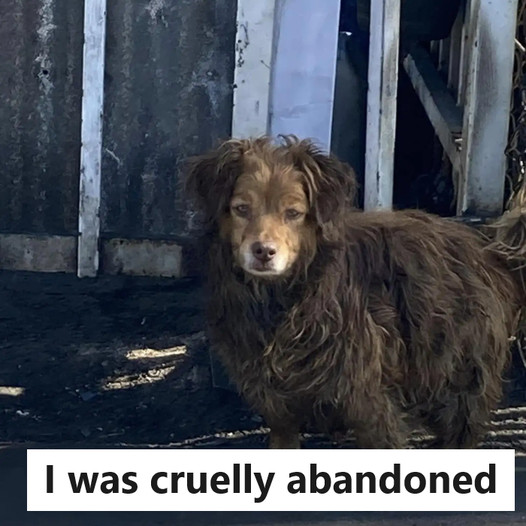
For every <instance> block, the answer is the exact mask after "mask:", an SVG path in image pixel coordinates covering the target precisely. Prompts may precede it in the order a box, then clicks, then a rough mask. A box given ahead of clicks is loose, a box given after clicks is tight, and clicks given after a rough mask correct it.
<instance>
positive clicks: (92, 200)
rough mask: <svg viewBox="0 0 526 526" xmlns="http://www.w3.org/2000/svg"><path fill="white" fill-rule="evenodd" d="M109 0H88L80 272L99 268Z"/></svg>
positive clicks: (93, 272)
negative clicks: (105, 49) (103, 119)
mask: <svg viewBox="0 0 526 526" xmlns="http://www.w3.org/2000/svg"><path fill="white" fill-rule="evenodd" d="M105 40H106V0H85V4H84V58H83V71H82V93H83V95H82V125H81V141H82V146H81V151H80V188H79V239H78V250H77V256H78V259H77V275H78V276H79V277H93V276H96V275H97V271H98V268H99V230H100V218H99V210H100V187H101V157H102V117H103V102H104V44H105Z"/></svg>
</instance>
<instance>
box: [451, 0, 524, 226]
mask: <svg viewBox="0 0 526 526" xmlns="http://www.w3.org/2000/svg"><path fill="white" fill-rule="evenodd" d="M471 2H472V5H471V17H470V31H469V39H468V43H467V46H468V49H467V53H468V55H467V56H469V62H467V63H466V64H467V72H466V85H465V97H464V101H465V103H464V126H463V133H462V136H463V148H462V165H463V169H462V172H461V178H460V181H459V183H460V184H459V187H458V188H459V196H458V200H457V213H458V214H459V215H476V216H481V217H490V216H495V215H498V214H500V213H501V211H502V204H503V195H504V182H505V149H506V145H507V139H508V127H509V114H510V100H511V90H512V80H513V79H512V74H513V59H514V40H515V29H516V18H517V0H499V1H498V2H496V1H495V0H471Z"/></svg>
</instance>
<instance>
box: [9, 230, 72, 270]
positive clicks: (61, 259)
mask: <svg viewBox="0 0 526 526" xmlns="http://www.w3.org/2000/svg"><path fill="white" fill-rule="evenodd" d="M76 251H77V238H76V237H75V236H37V235H22V234H0V270H24V271H32V272H75V270H76V266H77V261H76V257H75V255H76Z"/></svg>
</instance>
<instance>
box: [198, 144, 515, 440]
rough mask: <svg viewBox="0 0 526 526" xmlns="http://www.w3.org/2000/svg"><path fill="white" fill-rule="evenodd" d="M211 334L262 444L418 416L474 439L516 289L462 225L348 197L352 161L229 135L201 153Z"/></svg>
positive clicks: (386, 429)
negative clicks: (258, 421) (262, 427)
mask: <svg viewBox="0 0 526 526" xmlns="http://www.w3.org/2000/svg"><path fill="white" fill-rule="evenodd" d="M189 176H190V177H189V183H190V185H191V188H192V189H193V191H194V192H195V194H196V195H197V196H198V197H199V199H200V203H201V205H202V207H203V209H204V211H205V212H206V215H207V219H208V224H209V226H210V232H211V234H212V245H211V249H210V269H209V280H210V287H211V290H210V294H211V302H210V309H209V314H210V329H211V338H212V342H213V344H214V346H215V347H216V348H217V350H218V352H219V354H220V357H221V358H222V360H223V362H224V364H225V365H226V367H227V370H228V371H229V373H230V375H231V377H232V378H233V380H234V381H235V382H236V384H237V386H238V388H239V390H240V392H241V393H242V395H243V396H244V397H245V398H246V400H247V401H248V402H249V403H250V404H251V405H252V407H253V408H255V409H256V410H257V411H259V412H260V413H261V414H262V415H263V416H264V418H265V419H266V421H267V423H268V424H269V426H270V428H271V434H270V446H271V447H276V448H286V447H298V446H299V432H300V430H301V428H302V427H303V425H304V424H305V423H306V422H314V423H315V425H316V426H317V427H318V428H321V429H323V430H325V431H328V432H329V431H332V430H343V429H352V430H353V432H354V433H355V436H356V438H357V441H358V444H359V445H360V446H362V447H374V448H384V447H402V446H403V445H404V443H405V440H406V437H407V434H408V432H409V431H410V430H411V429H412V428H415V427H424V428H427V429H428V430H429V431H431V432H433V433H434V434H435V435H436V437H437V439H436V445H437V446H442V447H472V446H475V445H476V444H477V441H478V440H479V439H480V437H481V434H482V433H483V431H484V429H485V425H486V423H487V422H488V419H489V416H490V411H491V410H492V409H493V408H495V406H496V404H497V402H498V400H499V398H500V396H501V377H502V373H503V370H504V368H505V366H506V364H507V361H508V349H509V338H510V336H512V334H513V333H514V330H515V324H516V319H517V313H518V311H519V308H520V304H521V300H522V298H521V297H520V295H519V293H518V290H519V288H520V287H519V286H518V284H517V283H516V281H515V280H514V277H513V275H512V273H511V272H510V271H509V270H508V268H507V264H506V262H505V258H504V256H502V255H500V253H499V252H498V251H497V250H495V249H494V248H491V247H489V248H488V246H487V245H486V244H485V242H484V240H483V238H482V236H481V235H480V234H479V233H477V232H476V231H474V230H472V229H470V228H469V227H466V226H463V225H461V224H457V223H455V222H452V221H450V220H446V219H441V218H439V217H435V216H432V215H429V214H426V213H422V212H418V211H404V212H365V213H364V212H361V211H358V210H354V209H353V208H352V201H353V197H354V191H355V178H354V174H353V172H352V170H351V169H350V168H349V167H347V166H346V165H344V164H342V163H340V162H339V161H338V160H336V159H335V158H333V157H331V156H328V155H325V154H324V153H322V152H321V151H320V150H319V149H318V148H316V147H315V146H314V145H313V144H312V143H311V142H310V141H299V140H297V139H296V138H294V137H285V138H284V139H283V142H282V143H280V144H275V143H273V142H272V141H271V140H270V139H268V138H261V139H256V140H230V141H227V142H225V143H223V144H222V145H221V146H219V148H218V149H216V150H214V151H211V152H210V153H207V154H206V155H203V156H201V157H199V158H197V159H194V160H193V162H192V164H191V168H190V174H189Z"/></svg>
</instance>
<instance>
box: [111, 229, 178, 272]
mask: <svg viewBox="0 0 526 526" xmlns="http://www.w3.org/2000/svg"><path fill="white" fill-rule="evenodd" d="M101 248H102V256H101V260H102V264H101V270H102V272H103V273H104V274H112V275H116V274H126V275H130V276H160V277H168V278H180V277H182V248H181V246H180V245H178V244H177V243H175V242H170V241H156V240H148V239H140V240H138V239H137V240H134V239H105V240H103V242H102V247H101Z"/></svg>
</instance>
